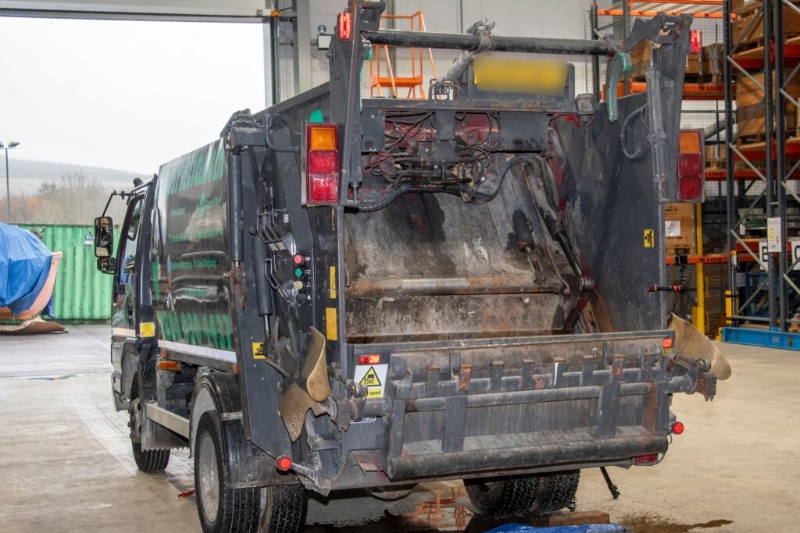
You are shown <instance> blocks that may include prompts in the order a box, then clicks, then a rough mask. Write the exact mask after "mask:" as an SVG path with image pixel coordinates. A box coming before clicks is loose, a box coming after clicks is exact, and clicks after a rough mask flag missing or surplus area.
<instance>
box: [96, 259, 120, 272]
mask: <svg viewBox="0 0 800 533" xmlns="http://www.w3.org/2000/svg"><path fill="white" fill-rule="evenodd" d="M115 263H116V261H115V260H114V258H113V257H98V258H97V270H99V271H100V272H102V273H103V274H113V273H114V264H115Z"/></svg>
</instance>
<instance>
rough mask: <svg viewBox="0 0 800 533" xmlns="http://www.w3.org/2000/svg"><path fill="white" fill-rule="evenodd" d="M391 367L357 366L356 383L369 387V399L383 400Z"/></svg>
mask: <svg viewBox="0 0 800 533" xmlns="http://www.w3.org/2000/svg"><path fill="white" fill-rule="evenodd" d="M388 370H389V365H357V366H356V371H355V375H354V377H355V381H357V382H358V383H360V384H361V385H363V386H364V387H367V398H368V399H369V398H383V390H384V387H385V385H386V373H387V372H388Z"/></svg>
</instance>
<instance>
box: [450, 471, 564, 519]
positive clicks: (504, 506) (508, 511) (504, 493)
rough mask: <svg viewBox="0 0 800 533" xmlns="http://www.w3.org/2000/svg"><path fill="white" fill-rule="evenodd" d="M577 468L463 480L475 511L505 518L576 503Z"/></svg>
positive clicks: (543, 512) (554, 509) (560, 507)
mask: <svg viewBox="0 0 800 533" xmlns="http://www.w3.org/2000/svg"><path fill="white" fill-rule="evenodd" d="M579 480H580V470H574V471H569V472H556V473H548V474H536V475H527V476H514V477H507V478H491V479H465V480H464V488H465V489H466V490H467V496H469V499H470V502H471V503H472V506H473V507H474V508H475V511H476V512H477V513H478V514H483V515H487V516H491V517H493V518H507V517H510V516H517V515H521V514H525V513H530V512H532V513H535V514H546V513H552V512H555V511H558V510H560V509H563V508H564V507H569V508H570V509H572V508H574V506H575V493H576V492H577V490H578V481H579Z"/></svg>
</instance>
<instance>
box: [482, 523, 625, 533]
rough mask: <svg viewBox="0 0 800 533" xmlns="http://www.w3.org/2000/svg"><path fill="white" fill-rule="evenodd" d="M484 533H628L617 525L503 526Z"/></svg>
mask: <svg viewBox="0 0 800 533" xmlns="http://www.w3.org/2000/svg"><path fill="white" fill-rule="evenodd" d="M486 533H630V530H628V529H626V528H624V527H622V526H620V525H619V524H589V525H585V526H558V527H533V526H523V525H522V524H504V525H502V526H500V527H496V528H494V529H491V530H489V531H487V532H486Z"/></svg>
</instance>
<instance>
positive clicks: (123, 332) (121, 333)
mask: <svg viewBox="0 0 800 533" xmlns="http://www.w3.org/2000/svg"><path fill="white" fill-rule="evenodd" d="M111 334H112V335H115V336H117V337H135V336H136V330H135V329H127V328H111Z"/></svg>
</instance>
